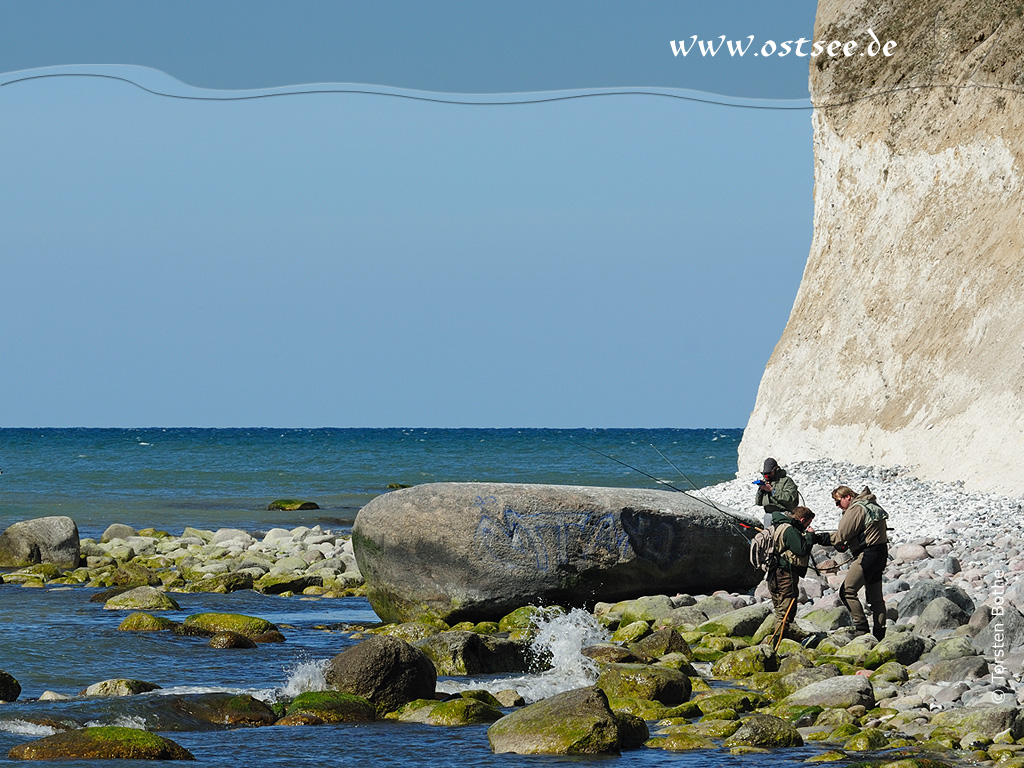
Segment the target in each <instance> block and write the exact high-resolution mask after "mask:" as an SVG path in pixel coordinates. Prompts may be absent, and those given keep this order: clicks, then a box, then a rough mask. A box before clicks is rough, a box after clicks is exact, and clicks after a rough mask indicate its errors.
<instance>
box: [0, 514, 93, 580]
mask: <svg viewBox="0 0 1024 768" xmlns="http://www.w3.org/2000/svg"><path fill="white" fill-rule="evenodd" d="M80 558H81V549H80V546H79V541H78V526H77V525H75V521H74V520H72V519H71V518H70V517H64V516H53V517H39V518H36V519H34V520H23V521H22V522H20V523H15V524H14V525H12V526H10V527H9V528H7V530H5V531H4V532H3V533H0V568H23V567H25V566H29V565H34V564H35V563H54V564H56V565H61V566H65V567H67V568H76V567H78V561H79V559H80Z"/></svg>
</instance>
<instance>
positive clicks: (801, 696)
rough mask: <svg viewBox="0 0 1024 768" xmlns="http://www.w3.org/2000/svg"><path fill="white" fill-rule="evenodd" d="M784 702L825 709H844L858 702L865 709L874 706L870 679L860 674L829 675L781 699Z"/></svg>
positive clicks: (873, 694)
mask: <svg viewBox="0 0 1024 768" xmlns="http://www.w3.org/2000/svg"><path fill="white" fill-rule="evenodd" d="M783 703H784V704H799V705H802V706H807V707H810V706H819V707H824V708H826V709H828V708H830V707H841V708H843V709H846V708H848V707H853V706H856V705H858V704H861V705H863V706H864V707H866V708H867V709H871V708H872V707H874V706H875V693H874V689H873V688H872V687H871V681H870V680H868V679H867V678H866V677H863V676H862V675H843V676H841V677H831V678H828V679H826V680H821V681H819V682H817V683H811V684H810V685H808V686H806V687H804V688H801V689H800V690H799V691H797V692H796V693H793V694H790V695H789V696H787V697H786V698H785V699H783Z"/></svg>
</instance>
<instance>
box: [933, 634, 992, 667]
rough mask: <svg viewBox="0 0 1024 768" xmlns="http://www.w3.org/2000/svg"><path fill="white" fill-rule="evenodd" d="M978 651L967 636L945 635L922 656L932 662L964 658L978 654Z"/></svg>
mask: <svg viewBox="0 0 1024 768" xmlns="http://www.w3.org/2000/svg"><path fill="white" fill-rule="evenodd" d="M977 654H978V651H977V650H976V649H975V648H974V646H973V645H972V644H971V641H970V639H969V638H966V637H945V638H943V639H941V640H939V641H938V642H936V643H935V647H934V648H932V649H931V650H930V651H928V653H926V654H925V655H924V656H922V657H921V658H922V659H923V660H924V661H927V662H929V663H931V664H934V663H936V662H939V661H949V660H950V659H962V658H964V657H965V656H976V655H977Z"/></svg>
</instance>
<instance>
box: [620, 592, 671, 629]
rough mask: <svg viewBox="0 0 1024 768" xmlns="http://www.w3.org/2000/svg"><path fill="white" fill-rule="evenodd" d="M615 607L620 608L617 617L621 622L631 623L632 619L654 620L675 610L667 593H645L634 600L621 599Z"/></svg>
mask: <svg viewBox="0 0 1024 768" xmlns="http://www.w3.org/2000/svg"><path fill="white" fill-rule="evenodd" d="M616 607H621V608H622V616H621V618H620V619H619V621H620V623H621V624H632V623H633V622H634V621H646V622H654V621H657V620H658V619H661V618H664V617H665V616H668V615H669V614H670V613H672V611H673V610H675V606H674V605H672V599H671V598H670V597H669V596H668V595H645V596H644V597H638V598H637V599H635V600H624V601H621V602H620V603H618V605H617V606H616Z"/></svg>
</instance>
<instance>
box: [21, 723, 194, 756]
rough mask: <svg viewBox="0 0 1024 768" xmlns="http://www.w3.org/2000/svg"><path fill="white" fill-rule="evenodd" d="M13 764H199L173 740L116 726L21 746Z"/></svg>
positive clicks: (71, 732)
mask: <svg viewBox="0 0 1024 768" xmlns="http://www.w3.org/2000/svg"><path fill="white" fill-rule="evenodd" d="M7 756H8V757H9V758H11V759H12V760H86V759H104V760H195V757H193V755H192V753H191V752H189V751H188V750H187V749H185V748H184V747H182V746H180V745H178V744H175V743H174V742H173V741H171V740H170V739H165V738H164V737H163V736H158V735H157V734H155V733H149V732H148V731H143V730H140V729H138V728H121V727H118V726H113V725H106V726H100V727H96V728H80V729H77V730H74V731H67V732H65V733H56V734H54V735H53V736H47V737H46V738H44V739H39V740H37V741H30V742H28V743H27V744H19V745H17V746H16V747H14V748H12V749H11V751H10V753H9V754H8V755H7Z"/></svg>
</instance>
